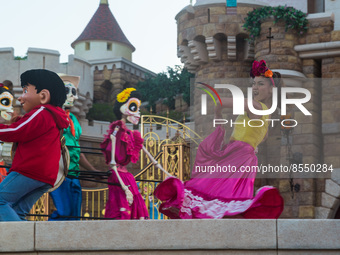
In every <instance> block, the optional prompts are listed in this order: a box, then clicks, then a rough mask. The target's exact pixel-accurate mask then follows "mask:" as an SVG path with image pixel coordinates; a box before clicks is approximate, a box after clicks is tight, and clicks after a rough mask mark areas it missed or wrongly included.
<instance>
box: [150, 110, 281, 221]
mask: <svg viewBox="0 0 340 255" xmlns="http://www.w3.org/2000/svg"><path fill="white" fill-rule="evenodd" d="M262 118H263V120H264V121H265V119H266V118H268V116H263V117H262ZM243 119H245V120H246V123H248V120H249V118H248V117H247V115H246V114H245V115H241V116H239V118H238V119H237V120H236V122H237V123H242V120H243ZM265 123H266V122H265ZM252 125H253V126H255V125H257V124H255V123H254V122H253V123H252ZM267 130H268V125H267V124H265V125H263V126H262V127H259V128H249V127H245V128H243V126H242V125H237V126H235V129H234V132H233V134H232V139H231V142H229V143H228V144H224V142H223V141H224V135H225V130H224V129H223V128H222V127H217V128H216V129H215V131H214V132H213V133H211V134H210V135H209V136H208V137H207V138H206V139H204V140H203V141H202V142H201V143H200V145H199V147H198V150H197V154H196V160H195V164H194V168H193V171H192V179H190V180H189V181H186V182H184V183H183V182H182V181H180V180H179V179H177V178H174V177H170V178H167V179H166V180H164V181H163V182H162V183H161V184H160V185H158V186H157V188H156V190H155V192H154V194H155V196H156V197H157V198H158V199H160V200H161V201H162V204H161V205H160V209H159V211H160V212H161V213H163V214H165V215H167V216H169V217H170V218H173V219H179V218H181V219H192V218H198V219H204V218H213V219H219V218H223V217H240V218H250V219H251V218H253V219H274V218H278V217H279V216H280V214H281V213H282V211H283V198H282V197H281V195H280V194H279V192H278V190H277V189H276V188H274V187H271V186H265V187H262V188H260V189H259V190H257V191H256V194H255V196H254V181H255V177H256V172H255V171H253V172H251V171H245V169H251V167H252V166H257V163H258V161H257V157H256V155H255V148H256V147H257V145H258V144H259V143H260V142H261V141H262V140H263V138H264V137H265V135H266V133H267ZM243 140H245V141H247V142H245V141H243ZM208 166H214V167H215V172H213V173H212V172H211V171H210V172H209V171H206V169H207V168H206V167H208ZM218 166H219V167H221V168H220V170H219V172H216V171H217V170H216V169H218ZM223 166H224V167H225V168H224V171H221V169H222V167H223ZM228 169H230V170H228ZM253 169H254V168H253Z"/></svg>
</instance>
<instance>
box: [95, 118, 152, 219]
mask: <svg viewBox="0 0 340 255" xmlns="http://www.w3.org/2000/svg"><path fill="white" fill-rule="evenodd" d="M117 125H118V126H119V127H120V129H119V131H118V133H117V135H116V155H115V160H116V163H117V169H118V172H119V176H120V177H121V179H122V181H123V182H124V184H125V185H127V186H129V189H130V191H131V192H132V194H133V203H132V205H131V206H129V203H128V201H127V200H126V195H125V192H124V190H123V189H122V188H121V187H120V186H113V185H109V197H108V201H107V203H106V208H105V218H115V219H121V220H126V219H147V218H148V217H149V214H148V210H147V209H146V205H145V202H144V200H143V198H142V196H141V194H140V193H139V190H138V187H137V184H136V181H135V178H134V177H133V175H132V174H131V173H129V172H128V170H127V169H126V165H127V164H129V163H130V162H132V163H136V162H137V161H138V159H139V152H140V150H141V149H142V147H143V138H142V137H141V135H140V133H139V132H138V131H131V130H129V129H128V128H127V127H126V126H125V123H124V122H122V121H120V120H118V121H115V122H112V123H111V124H110V127H109V130H108V131H107V132H108V134H107V135H105V136H104V137H105V139H104V141H103V142H102V143H101V145H100V146H101V148H102V149H104V151H103V153H104V156H105V160H106V164H109V163H110V161H111V151H112V149H111V148H112V143H111V139H110V134H112V133H113V130H114V129H115V127H116V126H117ZM108 181H109V182H113V183H119V181H118V178H117V175H116V174H115V173H114V172H112V174H111V175H110V176H109V179H108Z"/></svg>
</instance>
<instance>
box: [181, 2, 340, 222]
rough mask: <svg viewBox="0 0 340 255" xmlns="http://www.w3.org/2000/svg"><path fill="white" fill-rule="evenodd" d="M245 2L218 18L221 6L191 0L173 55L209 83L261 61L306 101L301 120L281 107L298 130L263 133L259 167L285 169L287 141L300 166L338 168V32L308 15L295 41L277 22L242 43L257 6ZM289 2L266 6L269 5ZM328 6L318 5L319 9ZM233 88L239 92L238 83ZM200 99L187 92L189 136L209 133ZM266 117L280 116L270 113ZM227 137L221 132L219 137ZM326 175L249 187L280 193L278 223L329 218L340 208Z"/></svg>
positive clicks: (337, 191)
mask: <svg viewBox="0 0 340 255" xmlns="http://www.w3.org/2000/svg"><path fill="white" fill-rule="evenodd" d="M251 2H253V3H255V1H238V6H237V13H236V15H228V14H227V13H226V12H227V8H226V6H225V1H223V2H222V1H213V0H212V1H209V0H202V1H199V0H198V1H197V2H196V5H195V6H187V7H186V8H184V9H183V10H182V11H181V12H179V13H178V14H177V16H176V20H177V24H178V48H179V50H178V56H179V57H180V58H181V61H182V62H183V63H184V65H185V67H187V68H188V70H189V71H191V72H193V73H195V79H196V80H195V81H196V82H205V83H207V84H210V85H214V84H217V83H219V84H220V83H228V82H230V81H233V78H246V77H249V70H250V68H251V64H252V62H253V60H258V61H259V60H261V59H264V60H266V62H267V63H268V65H269V68H270V69H271V70H273V71H278V72H280V73H281V74H282V77H283V78H284V83H285V84H286V86H288V87H289V86H291V87H302V88H306V89H308V90H309V91H310V92H311V95H312V98H311V100H310V101H309V102H308V103H307V104H306V108H307V109H308V110H309V111H310V112H311V113H312V116H305V115H304V114H303V113H302V112H301V111H300V110H299V109H297V108H294V107H293V108H291V109H289V113H290V114H292V118H293V119H295V120H296V121H297V122H298V126H297V127H295V128H294V131H293V133H291V134H290V135H289V140H287V139H286V138H285V137H284V136H283V135H282V132H281V131H280V125H276V126H274V127H273V128H270V131H269V132H270V135H269V137H268V139H267V140H266V141H265V142H264V143H263V144H262V145H260V146H259V153H258V158H259V162H260V163H262V164H265V165H268V164H271V165H274V166H275V165H279V164H283V165H287V164H289V160H288V159H287V156H288V151H287V149H288V147H289V144H291V151H292V153H295V152H298V153H301V155H302V162H301V163H303V164H326V165H327V166H328V167H332V168H333V169H335V170H333V172H335V173H337V171H338V169H339V167H340V161H339V152H340V145H339V141H338V136H339V135H340V129H339V127H340V124H339V123H340V122H339V121H340V119H339V116H340V115H339V112H340V109H339V107H340V105H339V104H338V103H337V101H339V99H340V98H339V93H340V90H339V89H338V82H337V79H338V78H339V77H340V71H339V70H340V66H339V63H340V62H339V57H340V33H339V31H337V30H336V26H337V19H336V15H334V14H332V13H316V14H310V15H308V17H307V18H308V20H309V30H308V31H307V33H306V34H305V35H304V36H298V34H297V32H296V31H294V30H288V31H286V30H285V24H284V23H283V22H281V21H280V22H278V23H276V24H274V23H273V20H271V19H268V20H265V21H263V22H262V24H261V35H260V36H259V37H258V38H256V40H255V42H254V44H249V43H248V41H246V39H247V38H248V34H247V33H246V32H245V31H244V30H243V28H242V25H243V22H244V18H245V17H246V15H247V13H248V12H249V11H252V10H253V8H258V7H260V6H259V4H260V2H259V1H256V4H253V5H252V4H251ZM261 2H265V1H261ZM268 2H269V1H268ZM294 2H295V3H300V1H294ZM290 3H291V2H289V1H285V2H284V3H281V2H279V1H270V4H271V5H273V6H274V5H276V4H280V5H284V4H287V5H291V4H290ZM327 6H328V7H327ZM329 6H330V5H327V3H326V8H329ZM295 7H296V8H298V9H299V8H300V7H298V6H295ZM336 9H337V8H334V12H335V13H336V11H337V10H336ZM269 28H271V33H272V34H271V35H272V36H273V38H272V39H271V42H269V40H268V36H269ZM239 87H240V88H241V89H242V90H243V91H244V90H245V86H244V85H242V84H240V85H239ZM200 94H201V93H200V92H199V91H198V90H195V96H194V98H195V99H196V101H195V104H194V112H193V115H194V116H195V126H196V131H197V132H198V133H200V130H204V133H205V134H209V133H210V131H212V130H213V128H212V124H211V123H212V119H211V121H209V120H208V119H207V117H206V116H204V119H203V117H202V116H201V102H200V96H199V95H200ZM220 96H230V94H228V93H226V94H222V95H220ZM292 96H293V97H296V96H297V95H292ZM210 101H212V100H210ZM207 109H208V115H209V113H210V114H211V115H212V113H213V109H214V104H213V102H209V100H208V107H207ZM223 117H224V118H226V119H231V118H232V115H231V110H230V111H228V110H226V111H225V114H224V115H223ZM272 117H273V118H274V117H275V118H280V116H279V115H278V113H276V115H275V114H273V115H272ZM230 133H231V131H230V130H227V134H226V136H229V135H230ZM332 174H333V173H332V172H330V171H328V172H327V173H325V174H323V175H322V177H316V178H312V177H309V178H304V177H298V176H297V175H292V176H291V177H293V179H290V178H287V175H285V176H284V175H278V177H279V178H277V177H276V178H266V179H263V178H262V179H257V180H256V183H255V184H256V185H255V186H256V187H260V186H263V185H272V186H275V187H277V188H278V189H279V190H280V193H281V194H282V196H283V197H284V200H285V209H284V212H283V214H282V216H281V217H283V218H332V217H334V214H335V212H336V210H337V208H339V205H340V200H339V199H340V185H339V182H338V181H335V180H337V179H336V178H335V177H332V176H333V175H332ZM334 178H335V179H334ZM290 181H293V183H291V182H290ZM292 189H293V192H292Z"/></svg>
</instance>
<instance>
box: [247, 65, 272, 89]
mask: <svg viewBox="0 0 340 255" xmlns="http://www.w3.org/2000/svg"><path fill="white" fill-rule="evenodd" d="M255 76H263V77H266V78H270V80H271V81H272V84H273V86H274V87H275V83H274V80H273V72H272V71H271V70H270V69H269V68H268V67H267V64H266V61H264V60H261V61H260V62H258V61H256V60H255V61H254V62H253V66H252V68H251V70H250V77H252V78H255Z"/></svg>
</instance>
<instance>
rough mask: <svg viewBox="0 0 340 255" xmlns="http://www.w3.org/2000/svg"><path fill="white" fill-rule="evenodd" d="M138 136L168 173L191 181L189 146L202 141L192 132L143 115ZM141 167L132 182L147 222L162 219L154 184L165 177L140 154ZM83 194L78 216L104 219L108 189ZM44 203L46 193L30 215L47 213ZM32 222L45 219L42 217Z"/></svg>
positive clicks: (181, 126) (159, 117) (176, 122)
mask: <svg viewBox="0 0 340 255" xmlns="http://www.w3.org/2000/svg"><path fill="white" fill-rule="evenodd" d="M160 128H161V129H160ZM160 130H161V131H160ZM172 134H173V135H172ZM141 135H142V137H143V139H144V146H145V147H146V149H147V150H148V151H149V152H150V153H151V155H152V156H153V157H154V158H155V159H156V160H157V161H158V162H159V163H160V164H161V165H162V166H163V168H164V169H165V170H166V171H167V172H169V173H170V174H171V175H173V176H176V177H178V178H179V179H181V180H183V181H185V180H188V179H189V178H190V153H191V152H192V151H193V150H190V147H191V149H193V148H194V147H196V146H197V145H198V144H199V143H200V141H201V140H202V138H201V137H200V136H199V135H198V134H197V133H196V132H195V131H193V130H192V129H191V128H189V127H188V126H187V125H184V124H182V123H180V122H178V121H175V120H172V119H170V118H167V117H161V116H156V115H143V116H142V117H141ZM140 167H141V169H142V170H141V171H140V172H139V173H138V174H136V175H135V179H136V182H137V185H138V187H139V189H140V193H141V195H142V197H143V198H144V200H145V204H146V206H147V208H148V210H149V214H150V219H163V218H164V216H163V215H162V214H161V213H159V211H158V208H159V205H160V201H158V200H157V199H156V198H155V197H154V196H153V192H154V190H155V188H156V187H157V185H158V184H159V183H161V182H162V181H163V180H164V178H165V174H164V173H163V172H162V171H161V170H160V169H157V168H156V167H155V166H154V165H153V163H152V161H151V160H150V159H149V158H148V157H147V156H146V155H145V153H144V152H143V151H141V156H140ZM82 191H83V192H82V196H83V203H82V211H81V215H82V216H83V217H90V218H96V217H97V218H103V217H104V215H105V205H106V201H107V197H108V188H94V189H86V188H83V190H82ZM46 201H48V194H45V195H44V197H41V198H40V199H39V201H38V202H37V203H36V204H35V206H34V207H33V209H32V211H31V213H32V214H44V213H46V212H47V211H48V204H46ZM31 219H32V220H47V219H46V218H42V217H34V218H31ZM83 220H86V219H83Z"/></svg>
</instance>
